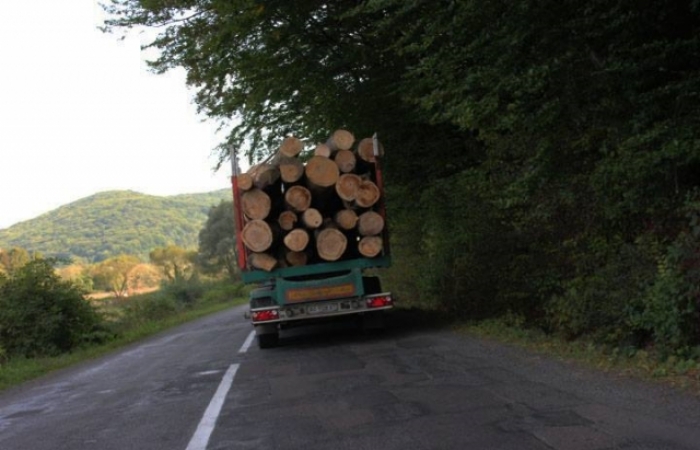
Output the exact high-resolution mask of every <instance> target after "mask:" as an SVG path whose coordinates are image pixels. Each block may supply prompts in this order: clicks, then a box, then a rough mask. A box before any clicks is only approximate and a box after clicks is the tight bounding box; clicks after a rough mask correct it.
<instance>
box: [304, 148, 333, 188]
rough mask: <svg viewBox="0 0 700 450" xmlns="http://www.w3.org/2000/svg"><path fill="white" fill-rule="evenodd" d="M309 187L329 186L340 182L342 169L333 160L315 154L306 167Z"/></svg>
mask: <svg viewBox="0 0 700 450" xmlns="http://www.w3.org/2000/svg"><path fill="white" fill-rule="evenodd" d="M305 174H306V179H307V181H308V185H309V188H313V187H316V188H328V187H331V186H334V185H335V184H336V183H337V182H338V177H339V176H340V171H339V169H338V165H337V164H336V163H335V162H333V160H331V159H328V158H324V157H323V156H313V157H312V158H311V159H310V160H309V161H308V162H307V163H306V168H305Z"/></svg>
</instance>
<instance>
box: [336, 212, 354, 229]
mask: <svg viewBox="0 0 700 450" xmlns="http://www.w3.org/2000/svg"><path fill="white" fill-rule="evenodd" d="M334 220H335V223H337V224H338V226H339V227H340V228H342V229H343V230H352V229H353V228H355V226H356V225H357V221H358V217H357V213H356V212H355V211H353V210H352V209H342V210H340V211H338V212H337V213H336V214H335V217H334Z"/></svg>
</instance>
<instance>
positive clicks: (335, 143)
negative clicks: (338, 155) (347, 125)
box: [328, 130, 355, 150]
mask: <svg viewBox="0 0 700 450" xmlns="http://www.w3.org/2000/svg"><path fill="white" fill-rule="evenodd" d="M354 143H355V136H353V134H352V133H351V132H349V131H348V130H335V131H334V132H333V134H332V135H331V137H330V138H329V139H328V146H329V147H330V148H331V150H350V149H351V148H352V144H354Z"/></svg>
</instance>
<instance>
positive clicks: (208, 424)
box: [186, 364, 239, 450]
mask: <svg viewBox="0 0 700 450" xmlns="http://www.w3.org/2000/svg"><path fill="white" fill-rule="evenodd" d="M238 367H239V364H232V365H231V366H230V367H229V368H228V370H227V371H226V373H225V374H224V377H223V378H222V379H221V383H219V388H218V389H217V390H216V393H214V397H212V399H211V401H210V402H209V406H207V409H206V411H204V416H202V420H200V421H199V425H197V431H195V432H194V435H193V436H192V439H190V443H189V444H188V445H187V449H186V450H206V448H207V444H208V443H209V438H210V437H211V433H212V432H213V431H214V427H215V426H216V419H218V418H219V413H221V407H222V406H224V400H225V399H226V394H228V391H229V389H231V385H232V384H233V377H235V376H236V372H237V371H238Z"/></svg>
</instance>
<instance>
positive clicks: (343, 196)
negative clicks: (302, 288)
mask: <svg viewBox="0 0 700 450" xmlns="http://www.w3.org/2000/svg"><path fill="white" fill-rule="evenodd" d="M354 144H355V137H354V136H353V134H352V133H350V132H349V131H347V130H336V131H335V132H334V133H333V134H332V135H331V137H330V138H329V139H328V141H327V142H326V143H325V144H318V145H317V146H316V148H315V149H314V150H313V154H312V155H306V156H307V157H308V156H310V157H308V158H302V157H301V154H302V150H303V144H302V142H301V141H300V140H299V139H298V138H296V137H287V138H285V139H284V140H283V141H282V144H281V145H280V148H279V151H278V152H277V153H276V154H275V155H274V156H272V157H271V158H268V160H267V161H265V162H263V163H261V164H257V165H255V166H253V167H251V168H250V170H248V172H246V173H244V174H240V175H239V176H238V188H239V191H240V192H241V197H240V202H241V205H240V206H241V210H242V211H243V216H244V227H243V230H242V233H241V239H242V240H243V243H244V244H245V247H246V250H247V252H248V264H249V265H250V267H251V268H254V269H261V270H266V271H271V270H273V269H275V268H278V267H290V266H303V265H307V264H315V263H322V262H327V261H338V260H344V259H353V258H373V257H375V256H377V255H379V254H381V253H382V249H383V244H384V243H383V238H382V235H383V230H384V226H385V224H384V218H383V216H382V215H381V214H380V213H379V212H378V202H379V200H380V195H381V193H380V190H379V188H378V187H377V184H376V179H375V176H376V175H375V174H376V172H375V167H374V166H375V164H374V163H375V157H374V146H373V141H372V138H366V139H362V140H361V141H359V142H358V143H357V145H356V146H354ZM304 160H306V162H304Z"/></svg>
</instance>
